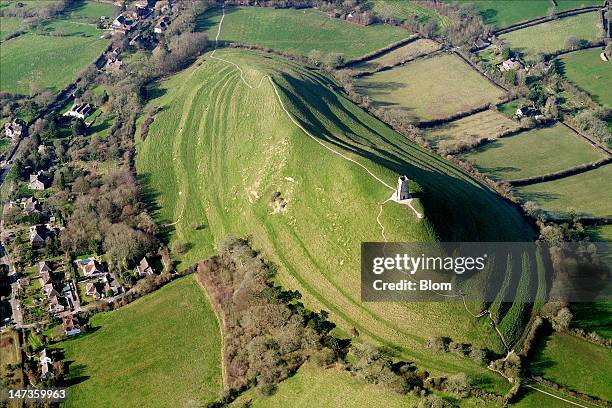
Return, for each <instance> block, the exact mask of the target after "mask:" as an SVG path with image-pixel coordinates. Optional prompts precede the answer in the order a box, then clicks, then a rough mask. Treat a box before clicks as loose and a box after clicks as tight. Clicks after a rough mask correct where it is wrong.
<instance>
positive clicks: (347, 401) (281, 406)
mask: <svg viewBox="0 0 612 408" xmlns="http://www.w3.org/2000/svg"><path fill="white" fill-rule="evenodd" d="M248 400H252V405H251V407H253V408H258V407H261V408H275V407H278V408H285V407H292V408H299V407H304V408H306V407H347V408H349V407H355V408H357V407H366V406H370V407H372V406H380V404H381V402H382V401H384V405H385V407H389V408H394V407H397V408H400V407H407V406H410V404H414V403H416V402H418V398H416V397H414V396H411V395H401V394H398V393H396V392H393V391H389V390H386V389H385V388H383V387H381V386H379V385H372V384H365V383H363V382H360V381H359V380H357V379H356V378H354V377H352V376H351V375H350V374H349V373H348V372H346V371H340V370H338V369H334V368H329V369H323V368H318V367H315V366H314V365H310V364H306V365H304V366H302V367H300V369H299V370H298V373H297V374H296V375H294V376H293V377H291V378H289V379H287V380H285V381H283V382H282V383H281V384H280V386H279V389H278V391H277V392H276V394H274V395H273V396H271V397H263V396H259V395H258V394H257V393H256V392H255V391H254V390H251V391H248V392H246V393H245V394H243V395H242V396H241V397H240V398H238V399H237V400H236V401H235V402H234V403H233V404H232V405H231V406H232V407H241V406H242V405H241V404H243V403H245V402H246V401H248Z"/></svg>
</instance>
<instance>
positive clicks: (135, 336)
mask: <svg viewBox="0 0 612 408" xmlns="http://www.w3.org/2000/svg"><path fill="white" fill-rule="evenodd" d="M91 325H92V327H94V330H93V332H92V333H86V334H84V335H80V336H78V337H76V338H73V339H70V340H66V341H64V342H62V343H60V344H59V347H60V348H61V349H63V351H64V354H65V359H66V361H71V362H72V363H71V364H70V379H69V381H72V382H74V385H72V386H70V388H68V401H67V402H66V406H67V407H82V406H88V407H103V406H104V407H111V406H115V407H116V406H122V407H145V406H146V407H167V406H171V405H172V406H191V405H194V406H195V405H202V404H203V403H206V402H209V401H212V400H214V399H215V398H216V397H217V393H218V392H219V391H220V390H221V368H220V358H221V357H220V352H221V339H220V332H219V327H218V325H217V319H216V317H215V315H214V312H213V310H212V309H211V306H210V304H209V302H208V300H207V297H206V295H205V294H204V293H203V289H202V288H200V286H199V285H198V284H197V283H196V281H195V279H194V278H193V276H190V277H186V278H181V279H179V280H177V281H174V282H172V283H170V284H168V285H166V286H165V287H163V288H161V289H159V290H157V291H156V292H154V293H152V294H149V295H146V296H145V297H143V298H141V299H139V300H137V301H135V302H134V303H132V304H130V305H128V306H125V307H122V308H121V309H119V310H117V311H114V312H107V313H101V314H97V315H95V316H93V317H92V318H91ZM92 396H95V398H92Z"/></svg>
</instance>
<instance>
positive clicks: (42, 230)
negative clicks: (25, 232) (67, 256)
mask: <svg viewBox="0 0 612 408" xmlns="http://www.w3.org/2000/svg"><path fill="white" fill-rule="evenodd" d="M50 235H53V230H50V229H49V228H48V227H47V226H46V225H32V226H31V227H30V244H32V248H33V249H39V248H42V247H44V246H45V239H47V237H48V236H50Z"/></svg>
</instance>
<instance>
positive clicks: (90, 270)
mask: <svg viewBox="0 0 612 408" xmlns="http://www.w3.org/2000/svg"><path fill="white" fill-rule="evenodd" d="M77 262H78V263H79V266H80V267H81V272H83V275H84V276H88V277H93V276H98V275H100V274H102V273H103V272H104V271H103V270H102V266H101V265H100V263H99V262H98V261H96V260H95V259H93V258H86V259H81V260H79V261H77Z"/></svg>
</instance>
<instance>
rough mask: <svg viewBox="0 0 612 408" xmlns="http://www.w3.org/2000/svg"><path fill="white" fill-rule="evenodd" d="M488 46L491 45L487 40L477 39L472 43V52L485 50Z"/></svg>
mask: <svg viewBox="0 0 612 408" xmlns="http://www.w3.org/2000/svg"><path fill="white" fill-rule="evenodd" d="M489 45H491V43H490V42H489V41H487V40H483V39H482V38H479V39H477V40H476V41H474V48H473V49H474V50H475V51H477V50H482V49H485V48H487V47H488V46H489Z"/></svg>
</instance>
